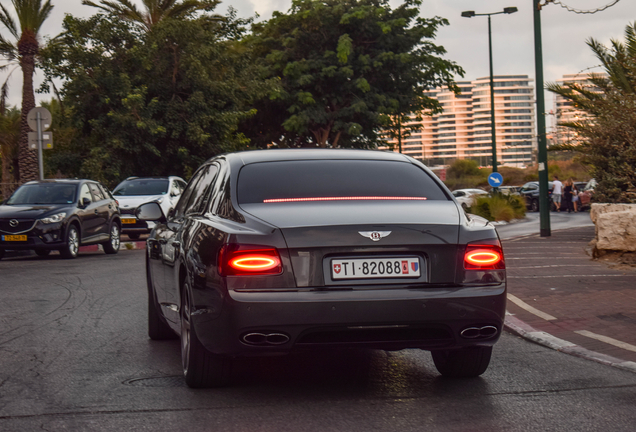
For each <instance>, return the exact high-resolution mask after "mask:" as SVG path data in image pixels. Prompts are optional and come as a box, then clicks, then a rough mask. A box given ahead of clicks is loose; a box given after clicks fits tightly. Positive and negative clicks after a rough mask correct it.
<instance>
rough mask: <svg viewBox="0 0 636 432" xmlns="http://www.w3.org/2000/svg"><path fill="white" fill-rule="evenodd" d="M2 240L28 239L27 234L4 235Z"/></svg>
mask: <svg viewBox="0 0 636 432" xmlns="http://www.w3.org/2000/svg"><path fill="white" fill-rule="evenodd" d="M2 241H27V236H26V235H3V236H2Z"/></svg>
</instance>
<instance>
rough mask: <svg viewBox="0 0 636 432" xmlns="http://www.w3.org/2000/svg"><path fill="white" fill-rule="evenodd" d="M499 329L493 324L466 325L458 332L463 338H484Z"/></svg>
mask: <svg viewBox="0 0 636 432" xmlns="http://www.w3.org/2000/svg"><path fill="white" fill-rule="evenodd" d="M498 332H499V330H498V329H497V327H495V326H490V325H489V326H482V327H467V328H465V329H464V330H462V331H461V332H459V334H460V335H461V336H462V337H463V338H465V339H486V338H490V337H493V336H495V335H496V334H497V333H498Z"/></svg>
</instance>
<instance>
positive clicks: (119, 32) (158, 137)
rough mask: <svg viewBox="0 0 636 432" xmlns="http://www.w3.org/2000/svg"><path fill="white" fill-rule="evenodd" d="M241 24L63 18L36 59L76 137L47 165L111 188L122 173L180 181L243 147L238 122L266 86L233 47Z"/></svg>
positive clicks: (232, 21) (225, 20)
mask: <svg viewBox="0 0 636 432" xmlns="http://www.w3.org/2000/svg"><path fill="white" fill-rule="evenodd" d="M245 24H246V21H243V20H240V19H236V17H235V14H234V12H231V13H230V14H229V15H228V16H227V17H224V18H223V20H219V19H218V18H217V17H207V16H202V17H199V18H196V19H178V20H177V19H164V20H162V21H160V22H159V23H157V24H155V25H154V26H153V29H152V31H151V32H145V31H144V30H143V29H141V28H139V27H136V26H134V25H133V24H131V23H129V22H127V21H122V20H119V19H116V18H114V17H112V16H110V17H107V16H104V15H101V14H98V15H95V16H93V17H91V18H89V19H86V20H84V19H78V18H74V17H71V16H67V17H66V18H65V20H64V28H65V31H64V33H63V34H61V35H60V36H59V37H58V38H57V42H58V43H56V44H55V45H51V46H50V47H49V48H47V50H46V51H45V52H43V57H44V58H45V62H44V66H45V72H46V74H47V78H48V79H49V80H52V79H54V78H61V79H63V80H64V84H63V86H62V88H61V89H60V93H61V95H62V100H63V103H64V106H65V115H66V116H67V119H68V122H69V123H68V124H67V125H68V126H72V127H74V128H75V129H76V130H77V131H78V135H77V138H76V139H75V140H73V142H72V143H69V146H68V148H67V149H66V151H65V152H64V154H62V153H58V154H56V155H55V158H53V157H52V158H51V160H50V162H51V164H53V165H51V168H53V169H56V168H57V169H59V170H60V171H62V172H64V173H67V174H69V175H82V176H90V177H93V178H96V179H99V180H101V181H103V182H105V183H106V184H109V185H111V186H112V185H114V184H116V183H117V182H118V181H120V180H121V179H122V178H125V177H127V176H130V175H142V176H149V175H169V174H175V175H181V176H184V177H186V178H187V177H188V176H189V175H190V174H191V173H192V172H193V170H194V169H196V168H197V167H198V166H199V165H200V164H201V163H202V162H203V161H205V160H206V159H208V158H210V157H212V156H214V155H216V154H218V153H222V152H226V151H232V150H237V149H244V148H247V145H248V140H247V139H246V138H245V137H244V136H243V135H242V134H241V133H239V131H238V123H239V122H240V121H241V120H243V119H245V118H246V117H248V116H249V115H251V114H252V112H251V108H250V104H251V99H252V98H253V97H255V96H258V95H261V94H263V93H264V92H265V91H266V90H267V83H266V82H263V81H261V80H258V79H256V75H255V73H254V71H253V66H252V65H251V62H250V59H249V58H248V56H247V55H246V53H244V52H243V51H242V47H241V46H240V44H239V43H238V41H237V38H238V37H239V35H240V34H241V33H242V31H243V30H242V28H244V26H245ZM43 90H44V89H43ZM69 170H73V171H75V172H69Z"/></svg>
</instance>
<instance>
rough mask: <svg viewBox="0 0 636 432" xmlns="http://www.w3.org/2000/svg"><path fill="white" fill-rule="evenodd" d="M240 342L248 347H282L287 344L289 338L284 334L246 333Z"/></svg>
mask: <svg viewBox="0 0 636 432" xmlns="http://www.w3.org/2000/svg"><path fill="white" fill-rule="evenodd" d="M241 341H242V342H243V343H246V344H248V345H260V346H266V345H282V344H284V343H287V342H289V336H287V335H286V334H284V333H247V334H245V335H243V336H242V337H241Z"/></svg>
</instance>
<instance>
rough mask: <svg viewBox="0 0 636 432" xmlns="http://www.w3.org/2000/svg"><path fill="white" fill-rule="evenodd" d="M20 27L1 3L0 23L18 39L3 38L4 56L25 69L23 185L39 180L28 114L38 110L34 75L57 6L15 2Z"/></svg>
mask: <svg viewBox="0 0 636 432" xmlns="http://www.w3.org/2000/svg"><path fill="white" fill-rule="evenodd" d="M11 3H12V4H13V8H14V9H15V13H16V15H17V17H18V24H16V21H15V20H14V19H13V17H12V16H11V14H10V13H9V11H8V10H7V9H6V8H5V7H4V5H1V4H0V21H1V22H2V24H3V25H4V27H6V29H7V30H8V31H9V33H11V35H12V36H13V37H14V38H15V40H16V41H15V42H11V41H9V40H7V39H5V38H4V37H3V36H1V35H0V54H1V55H3V56H4V57H5V59H7V60H9V61H14V60H16V59H17V60H18V62H19V64H20V68H21V69H22V112H21V117H22V118H21V124H20V144H19V173H18V178H19V181H20V182H21V183H24V182H26V181H29V180H37V179H38V178H39V172H38V171H39V168H38V156H37V152H36V151H34V150H30V149H29V138H28V133H29V131H30V128H29V125H28V123H27V115H28V113H29V111H31V109H33V108H34V107H35V94H34V93H33V72H34V70H35V64H36V57H37V55H38V53H39V50H40V44H39V42H38V37H39V31H40V28H41V27H42V24H44V21H46V19H47V18H48V17H49V15H50V14H51V10H52V9H53V5H52V4H51V2H50V1H49V0H47V1H46V2H45V3H44V4H43V3H42V0H11Z"/></svg>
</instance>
